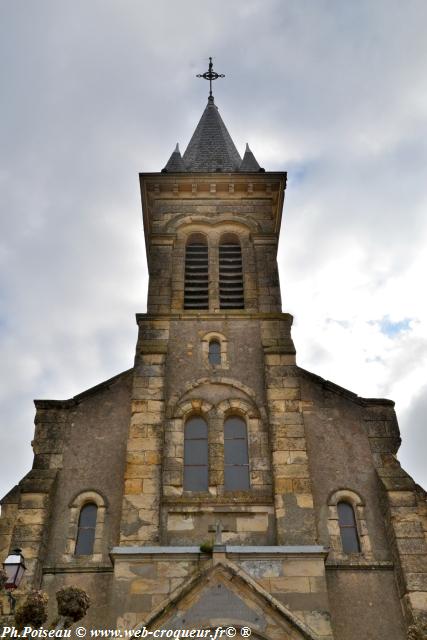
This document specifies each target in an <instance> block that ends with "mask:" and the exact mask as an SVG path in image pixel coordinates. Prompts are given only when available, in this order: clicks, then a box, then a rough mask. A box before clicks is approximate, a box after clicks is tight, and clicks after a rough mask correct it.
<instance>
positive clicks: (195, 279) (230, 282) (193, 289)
mask: <svg viewBox="0 0 427 640" xmlns="http://www.w3.org/2000/svg"><path fill="white" fill-rule="evenodd" d="M218 261H219V283H218V284H219V286H218V289H219V307H220V309H243V308H244V306H245V305H244V295H243V265H242V249H241V246H240V241H239V238H238V237H237V236H236V235H235V234H231V233H226V234H223V235H222V236H221V239H220V243H219V249H218ZM184 309H206V310H208V309H209V249H208V244H207V240H206V237H205V236H204V235H203V234H201V233H193V234H192V235H191V236H190V238H189V239H188V242H187V246H186V248H185V275H184Z"/></svg>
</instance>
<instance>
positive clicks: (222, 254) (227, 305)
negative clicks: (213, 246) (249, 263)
mask: <svg viewBox="0 0 427 640" xmlns="http://www.w3.org/2000/svg"><path fill="white" fill-rule="evenodd" d="M219 306H220V308H221V309H244V306H245V303H244V295H243V266H242V249H241V247H240V241H239V238H238V237H237V236H236V235H235V234H233V233H225V234H223V235H222V236H221V238H220V242H219Z"/></svg>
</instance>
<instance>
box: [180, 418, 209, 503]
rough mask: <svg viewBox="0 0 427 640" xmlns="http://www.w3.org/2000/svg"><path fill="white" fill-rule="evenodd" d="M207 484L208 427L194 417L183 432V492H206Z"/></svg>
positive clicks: (188, 421)
mask: <svg viewBox="0 0 427 640" xmlns="http://www.w3.org/2000/svg"><path fill="white" fill-rule="evenodd" d="M208 482H209V480H208V425H207V424H206V422H205V420H203V418H202V417H201V416H194V417H192V418H190V419H189V420H187V422H186V424H185V430H184V491H207V490H208Z"/></svg>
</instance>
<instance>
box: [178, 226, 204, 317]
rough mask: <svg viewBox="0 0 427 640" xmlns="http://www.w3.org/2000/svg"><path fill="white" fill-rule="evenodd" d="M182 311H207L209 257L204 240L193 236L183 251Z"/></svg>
mask: <svg viewBox="0 0 427 640" xmlns="http://www.w3.org/2000/svg"><path fill="white" fill-rule="evenodd" d="M184 309H209V257H208V245H207V242H206V238H205V237H204V236H203V235H202V234H200V233H197V234H193V235H192V236H191V237H190V238H189V240H188V242H187V246H186V249H185V283H184Z"/></svg>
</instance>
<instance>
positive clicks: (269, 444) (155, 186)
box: [121, 67, 316, 545]
mask: <svg viewBox="0 0 427 640" xmlns="http://www.w3.org/2000/svg"><path fill="white" fill-rule="evenodd" d="M209 72H210V73H211V74H214V72H212V67H210V69H209ZM206 75H208V74H205V76H206ZM214 75H216V74H214ZM140 183H141V195H142V208H143V216H144V230H145V239H146V246H147V256H148V265H149V274H150V282H149V290H148V305H147V313H146V314H139V315H138V317H137V321H138V326H139V339H138V345H137V351H136V360H135V373H134V382H133V404H132V423H131V428H130V432H129V440H128V448H127V450H128V464H127V470H126V478H125V496H124V503H123V523H122V533H121V540H122V543H123V544H159V543H161V544H170V545H187V544H202V543H205V542H209V541H210V540H211V539H212V537H213V536H212V533H211V532H212V531H213V530H214V529H215V526H216V524H217V523H218V522H220V523H221V527H222V531H223V533H222V540H223V541H224V542H227V544H240V545H241V544H247V545H253V544H257V545H276V544H284V545H286V544H315V542H316V532H315V528H314V518H313V501H312V495H311V487H310V480H309V475H308V471H307V455H306V444H305V435H304V422H303V419H302V413H301V397H300V389H299V382H298V378H297V377H296V376H295V374H294V371H295V349H294V345H293V343H292V339H291V334H290V329H291V324H292V317H291V316H290V315H289V314H286V313H283V312H282V309H281V296H280V285H279V276H278V268H277V261H276V254H277V245H278V240H279V232H280V224H281V217H282V208H283V202H284V194H285V188H286V173H281V172H267V171H265V170H264V169H262V168H261V167H260V166H259V164H258V162H257V160H256V159H255V156H254V154H253V153H252V151H251V150H250V149H249V146H248V145H247V146H246V151H245V153H244V156H243V159H242V158H241V157H240V155H239V153H238V151H237V149H236V147H235V145H234V142H233V140H232V138H231V136H230V134H229V133H228V131H227V128H226V126H225V124H224V122H223V120H222V118H221V115H220V112H219V110H218V107H217V106H216V104H215V102H214V98H213V96H212V92H210V95H209V98H208V103H207V106H206V108H205V110H204V112H203V114H202V117H201V119H200V122H199V123H198V125H197V127H196V129H195V131H194V134H193V136H192V138H191V140H190V142H189V144H188V146H187V149H186V150H185V152H184V154H183V155H182V156H181V153H180V150H179V146H178V145H177V146H176V149H175V150H174V152H173V153H172V155H171V157H170V159H169V160H168V162H167V164H166V166H165V168H164V169H163V170H162V171H161V172H160V173H145V174H141V175H140ZM284 414H286V419H284V417H283V416H284ZM289 510H291V511H292V514H293V518H292V520H291V521H290V519H289V517H288V518H285V513H289ZM290 522H291V523H292V524H290Z"/></svg>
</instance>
